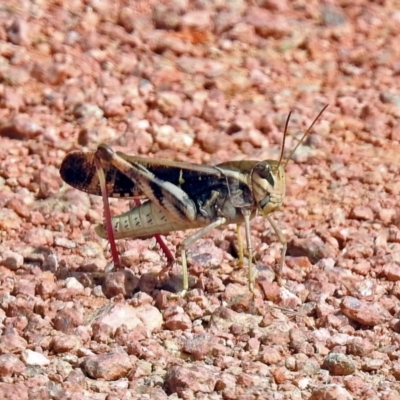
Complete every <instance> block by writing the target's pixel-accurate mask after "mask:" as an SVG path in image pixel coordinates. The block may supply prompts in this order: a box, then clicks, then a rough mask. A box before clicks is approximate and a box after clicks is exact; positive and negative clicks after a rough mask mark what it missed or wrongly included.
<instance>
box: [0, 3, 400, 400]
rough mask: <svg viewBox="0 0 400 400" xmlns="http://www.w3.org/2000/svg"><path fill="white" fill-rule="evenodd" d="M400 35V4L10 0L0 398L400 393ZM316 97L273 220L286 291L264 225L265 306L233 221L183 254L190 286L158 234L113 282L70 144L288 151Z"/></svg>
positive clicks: (128, 257) (1, 99)
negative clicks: (183, 287) (64, 168)
mask: <svg viewBox="0 0 400 400" xmlns="http://www.w3.org/2000/svg"><path fill="white" fill-rule="evenodd" d="M399 35H400V3H399V2H398V1H397V0H386V1H385V0H380V1H379V0H376V1H367V0H351V1H349V0H336V1H335V0H331V1H324V2H323V1H317V0H307V1H306V0H293V1H290V0H286V1H285V0H253V1H250V0H248V1H244V0H217V1H204V0H197V1H195V0H192V1H191V0H171V1H167V0H164V1H154V0H153V1H144V0H137V1H135V0H132V1H128V0H125V1H124V0H120V1H104V0H103V1H102V0H86V1H82V0H73V1H69V2H68V1H61V0H54V1H46V0H42V1H36V2H33V1H30V0H29V1H28V0H22V1H7V0H5V1H2V2H1V4H0V205H1V208H0V240H1V244H0V283H1V286H0V332H1V336H0V381H1V383H0V398H1V399H13V400H14V399H22V400H23V399H32V400H36V399H74V400H75V399H83V398H85V399H94V400H103V399H107V400H117V399H160V400H163V399H177V398H181V399H188V400H189V399H210V400H217V399H224V400H233V399H238V400H252V399H310V400H311V399H312V400H316V399H339V400H342V399H345V400H347V399H369V400H370V399H385V400H399V399H400V394H399V391H400V383H399V381H400V302H399V299H400V230H399V228H398V226H399V222H400V207H399V205H398V204H397V200H396V197H397V196H399V194H400V181H399V180H398V179H397V177H398V175H399V173H400V156H399V154H400V144H399V142H400V125H399V118H400V79H399V75H400V46H399ZM325 104H329V107H328V109H327V110H326V111H325V113H324V114H323V115H322V116H321V118H320V119H319V120H318V122H317V123H316V125H315V129H314V130H313V132H312V133H311V134H310V136H309V137H308V138H307V140H306V141H305V143H304V144H302V145H301V146H300V147H299V148H298V150H297V152H296V153H295V154H294V156H293V160H294V161H293V162H291V163H289V164H288V165H287V168H286V172H287V195H286V198H285V204H284V206H283V207H282V208H281V209H280V210H279V211H277V212H275V213H274V215H273V217H274V220H275V221H276V222H277V224H278V225H279V226H280V228H281V230H282V231H283V232H284V234H285V235H286V237H287V240H288V252H287V258H286V265H285V268H284V270H283V280H284V287H279V286H278V285H277V283H276V282H275V275H274V270H275V269H276V266H277V264H278V262H279V259H280V251H281V245H280V243H279V242H278V240H277V238H276V236H275V235H274V233H273V231H272V229H271V227H270V226H269V224H268V221H266V220H264V219H262V218H259V217H258V218H256V219H255V220H253V221H252V232H251V233H252V237H253V242H254V247H255V250H256V252H257V254H256V268H257V272H258V276H257V285H256V290H255V296H254V298H253V297H252V296H251V294H250V292H249V290H248V287H247V270H246V268H240V267H239V266H238V265H237V258H236V254H237V244H236V242H235V229H234V226H228V227H226V228H224V229H219V230H215V231H213V232H211V233H210V234H209V235H208V236H207V237H205V238H203V239H201V240H199V241H198V242H197V243H196V244H195V245H193V246H192V247H191V249H190V251H189V254H188V257H189V267H190V268H189V273H190V283H191V290H190V291H189V293H188V294H187V296H186V297H185V298H171V296H170V293H171V290H172V291H174V290H176V289H177V288H178V287H179V284H180V279H181V275H180V273H181V269H180V266H179V264H178V263H177V264H176V265H174V266H173V267H171V268H167V269H166V268H165V265H166V260H165V257H164V256H163V255H162V253H161V252H160V250H159V248H158V246H157V245H156V242H155V239H154V238H151V239H147V240H122V241H119V242H118V250H119V252H120V254H121V259H122V261H123V263H124V265H126V266H127V268H125V269H120V270H112V271H110V272H108V273H107V265H108V264H109V262H110V259H111V257H110V252H109V246H108V245H107V242H106V241H105V240H102V239H99V238H98V237H97V236H96V234H95V233H94V230H93V228H94V225H95V223H96V222H99V221H101V220H102V215H103V204H102V200H101V198H100V197H96V196H92V195H87V194H85V193H82V192H79V191H78V190H75V189H72V188H71V187H69V186H68V185H66V184H64V183H63V182H62V180H61V178H60V176H59V167H60V164H61V161H62V160H63V158H64V156H65V155H66V154H67V153H69V152H70V151H72V150H78V149H80V150H82V149H83V150H87V151H90V150H91V151H93V149H95V148H96V146H97V144H98V143H100V142H106V143H108V144H110V145H112V146H113V147H114V148H116V149H121V150H124V151H125V152H127V153H129V154H139V155H145V156H149V157H157V158H161V157H162V158H167V159H171V160H178V161H190V162H195V163H203V164H214V163H219V162H223V161H227V160H238V159H257V160H265V159H278V158H279V153H280V146H281V143H282V138H283V129H284V124H285V120H286V118H287V115H288V113H289V111H292V117H291V120H290V124H289V129H288V135H287V139H286V149H287V154H289V152H290V149H293V148H294V146H295V144H296V143H297V140H298V139H299V138H300V137H301V134H302V133H303V132H304V131H305V130H306V129H307V127H308V126H309V125H310V123H311V122H312V120H313V119H314V118H315V117H316V116H317V115H318V112H319V111H320V110H321V109H322V107H323V106H324V105H325ZM128 205H129V204H128V202H127V201H122V200H112V201H111V210H112V213H114V214H115V213H119V212H121V211H123V210H127V209H128ZM187 235H188V232H175V233H171V234H169V235H168V236H166V238H165V240H166V243H167V244H168V246H169V247H170V249H171V250H172V251H173V252H175V250H176V247H177V246H178V245H179V243H181V241H182V240H183V239H184V238H185V237H187Z"/></svg>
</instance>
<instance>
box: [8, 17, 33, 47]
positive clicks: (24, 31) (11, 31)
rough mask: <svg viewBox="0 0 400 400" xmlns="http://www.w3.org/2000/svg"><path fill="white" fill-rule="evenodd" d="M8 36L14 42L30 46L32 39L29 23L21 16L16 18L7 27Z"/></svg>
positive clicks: (18, 44)
mask: <svg viewBox="0 0 400 400" xmlns="http://www.w3.org/2000/svg"><path fill="white" fill-rule="evenodd" d="M7 37H8V40H9V41H10V42H11V43H12V44H15V45H17V46H23V47H25V46H29V45H30V43H31V39H32V35H31V34H30V27H29V23H28V22H26V21H24V20H23V19H21V18H15V19H14V20H13V21H12V23H11V24H10V25H9V26H8V27H7Z"/></svg>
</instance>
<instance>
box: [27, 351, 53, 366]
mask: <svg viewBox="0 0 400 400" xmlns="http://www.w3.org/2000/svg"><path fill="white" fill-rule="evenodd" d="M21 357H22V360H23V361H24V362H25V364H26V365H38V366H44V365H49V364H50V360H49V359H48V358H47V357H46V356H44V355H43V354H42V353H38V352H37V351H32V350H24V351H23V352H22V353H21Z"/></svg>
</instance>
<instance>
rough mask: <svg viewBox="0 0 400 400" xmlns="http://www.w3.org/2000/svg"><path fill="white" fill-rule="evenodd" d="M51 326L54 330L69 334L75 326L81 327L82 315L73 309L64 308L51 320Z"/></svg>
mask: <svg viewBox="0 0 400 400" xmlns="http://www.w3.org/2000/svg"><path fill="white" fill-rule="evenodd" d="M53 324H54V329H57V330H58V331H61V332H63V333H66V334H71V333H73V331H74V329H75V328H76V327H77V326H79V325H83V315H82V313H81V312H80V311H78V310H76V309H75V308H65V309H63V310H61V311H60V312H58V313H57V315H56V316H55V317H54V318H53Z"/></svg>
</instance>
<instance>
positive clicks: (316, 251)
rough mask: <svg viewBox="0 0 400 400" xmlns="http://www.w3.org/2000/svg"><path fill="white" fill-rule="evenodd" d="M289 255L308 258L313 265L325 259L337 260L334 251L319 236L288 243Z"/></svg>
mask: <svg viewBox="0 0 400 400" xmlns="http://www.w3.org/2000/svg"><path fill="white" fill-rule="evenodd" d="M287 254H288V255H290V256H292V257H303V256H305V257H308V259H309V260H310V262H311V263H312V264H315V263H317V262H318V261H319V260H322V259H324V258H333V259H334V258H335V252H334V251H333V249H332V248H331V247H330V246H329V245H327V244H326V243H324V242H323V241H322V239H321V238H319V237H318V236H315V237H312V238H306V239H294V240H292V241H291V242H290V243H288V249H287Z"/></svg>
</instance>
